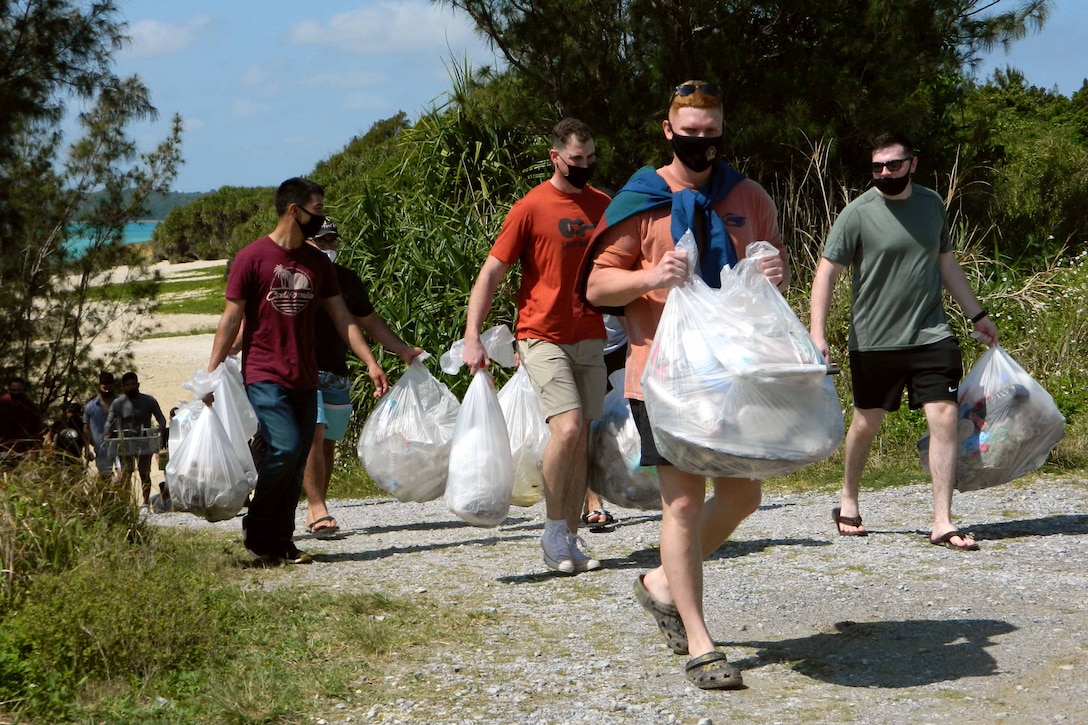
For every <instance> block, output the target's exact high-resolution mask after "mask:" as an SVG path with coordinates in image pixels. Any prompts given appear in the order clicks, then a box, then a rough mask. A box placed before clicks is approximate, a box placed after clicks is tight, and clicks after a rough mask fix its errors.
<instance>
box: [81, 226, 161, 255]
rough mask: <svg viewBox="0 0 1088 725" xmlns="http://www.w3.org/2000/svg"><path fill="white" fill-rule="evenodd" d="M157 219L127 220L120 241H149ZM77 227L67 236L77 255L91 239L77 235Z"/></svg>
mask: <svg viewBox="0 0 1088 725" xmlns="http://www.w3.org/2000/svg"><path fill="white" fill-rule="evenodd" d="M157 225H158V221H140V222H129V223H128V224H126V225H125V231H124V236H123V238H122V241H123V242H124V243H125V244H140V243H143V242H150V241H151V233H152V232H153V231H155V227H156V226H157ZM78 232H79V230H78V227H75V228H73V234H72V236H71V237H69V238H68V245H67V246H68V248H69V249H71V250H72V251H73V252H75V253H76V254H77V255H78V254H80V253H81V252H83V250H84V249H86V248H87V247H88V246H90V244H91V240H90V239H87V238H86V237H83V236H80V235H79V233H78Z"/></svg>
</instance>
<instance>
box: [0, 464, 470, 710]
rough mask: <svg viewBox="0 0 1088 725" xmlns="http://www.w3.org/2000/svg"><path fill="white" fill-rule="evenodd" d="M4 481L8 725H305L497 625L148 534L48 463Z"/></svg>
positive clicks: (371, 697) (206, 538)
mask: <svg viewBox="0 0 1088 725" xmlns="http://www.w3.org/2000/svg"><path fill="white" fill-rule="evenodd" d="M3 483H4V488H3V490H2V491H0V541H2V542H3V549H2V553H3V557H4V558H3V567H4V574H5V576H4V590H3V594H4V599H3V606H2V608H0V722H43V723H45V722H50V723H51V722H109V723H122V722H131V723H179V724H180V723H192V722H206V723H243V722H250V723H258V722H303V721H307V720H308V719H310V718H311V717H312V716H314V715H315V714H318V715H320V714H321V713H332V712H334V705H335V703H336V702H351V703H354V704H356V705H359V706H361V707H366V706H369V705H371V704H373V703H376V702H380V701H382V700H383V699H384V698H385V697H386V693H385V692H383V690H382V687H381V684H382V681H383V678H382V673H383V670H384V668H385V667H386V666H387V662H388V659H387V658H388V657H389V655H390V654H391V653H392V652H394V651H395V652H397V653H398V657H401V658H411V657H412V656H413V651H414V650H415V649H416V648H417V647H418V646H421V645H424V644H426V643H427V642H430V641H433V640H434V639H437V638H440V637H443V636H446V634H447V633H448V632H450V631H456V632H458V636H459V637H461V638H463V639H464V640H465V641H468V642H472V641H474V639H475V638H476V634H475V631H476V626H477V624H479V623H481V622H484V621H487V620H488V619H490V615H487V614H482V613H480V612H477V611H473V610H472V609H468V608H456V609H452V610H450V609H443V608H441V607H439V606H437V605H436V604H433V603H428V602H426V601H422V602H421V601H409V600H402V599H399V598H393V597H388V596H385V595H383V594H381V593H380V592H366V591H355V592H347V593H344V592H334V591H330V590H328V589H325V588H324V587H319V588H317V589H316V590H315V589H313V588H312V587H307V588H296V587H292V586H289V585H288V584H287V582H286V581H285V575H286V572H283V573H281V572H277V571H274V570H273V571H266V570H251V569H249V561H248V559H246V558H242V557H241V556H240V547H239V546H238V544H237V542H236V541H235V540H234V539H235V538H236V535H229V536H224V535H222V534H207V533H203V534H202V533H200V532H194V531H186V530H171V529H156V528H154V527H146V526H144V525H142V524H140V523H139V520H138V518H137V510H136V508H135V506H134V505H133V504H132V503H131V502H130V497H129V496H128V495H127V491H125V492H124V495H123V494H122V492H121V491H119V490H117V488H116V487H114V486H112V485H109V484H100V483H98V482H90V481H81V480H79V476H78V475H76V474H72V473H70V472H68V471H65V470H63V469H57V468H55V467H54V466H52V465H51V464H50V463H49V462H47V461H35V462H29V463H26V464H23V465H21V466H19V467H18V468H16V469H14V470H12V471H8V472H7V477H6V478H5V480H4V482H3ZM258 571H259V572H260V575H259V576H260V578H258V575H257V572H258ZM277 575H278V576H277Z"/></svg>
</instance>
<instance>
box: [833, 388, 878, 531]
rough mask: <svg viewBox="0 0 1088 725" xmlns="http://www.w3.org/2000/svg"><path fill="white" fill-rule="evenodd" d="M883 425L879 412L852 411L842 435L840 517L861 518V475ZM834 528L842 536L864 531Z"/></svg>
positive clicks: (857, 527) (866, 409)
mask: <svg viewBox="0 0 1088 725" xmlns="http://www.w3.org/2000/svg"><path fill="white" fill-rule="evenodd" d="M883 421H884V410H883V409H882V408H865V409H861V408H854V416H853V418H852V419H851V420H850V428H849V429H848V430H847V431H846V461H845V465H844V466H843V483H842V492H841V493H840V495H839V509H840V511H839V515H840V516H845V517H847V518H853V517H856V516H860V515H861V509H860V508H859V506H858V493H859V490H860V487H861V474H862V472H863V471H864V470H865V464H866V463H867V462H868V460H869V451H870V450H872V447H873V441H874V440H876V435H877V433H879V432H880V424H881V423H882V422H883ZM838 526H839V530H840V531H842V532H844V533H858V532H862V531H865V527H864V526H851V525H850V524H844V523H840V524H838Z"/></svg>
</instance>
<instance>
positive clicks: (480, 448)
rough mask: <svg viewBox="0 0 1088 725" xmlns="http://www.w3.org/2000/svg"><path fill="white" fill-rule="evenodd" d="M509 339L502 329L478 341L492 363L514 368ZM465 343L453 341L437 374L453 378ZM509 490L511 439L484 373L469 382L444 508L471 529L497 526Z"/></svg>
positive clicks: (511, 480)
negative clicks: (469, 525)
mask: <svg viewBox="0 0 1088 725" xmlns="http://www.w3.org/2000/svg"><path fill="white" fill-rule="evenodd" d="M513 342H514V336H513V334H511V332H510V329H509V328H508V327H506V325H498V326H496V327H492V328H491V329H489V330H487V331H485V332H484V333H483V334H481V335H480V343H481V344H482V345H483V346H484V349H485V350H486V351H487V356H488V358H489V359H490V360H491V361H492V362H496V363H499V364H500V365H504V366H507V367H509V366H511V365H513V364H514V348H513V344H512V343H513ZM464 345H465V342H464V340H457V341H456V342H454V343H453V345H451V346H450V349H449V350H448V351H447V352H445V353H443V354H442V358H441V360H440V362H441V364H442V370H444V371H445V372H447V373H450V374H453V373H456V372H457V371H458V370H460V369H461V366H462V365H463V364H464V361H463V359H462V352H463V350H464ZM513 490H514V459H513V456H512V455H511V453H510V435H509V433H507V430H506V418H505V417H504V416H503V413H502V406H500V405H499V397H498V394H497V393H496V392H495V383H494V381H493V380H492V379H491V375H490V374H488V372H487V371H486V370H483V369H480V370H477V371H476V374H475V375H473V377H472V382H471V383H469V386H468V390H467V391H466V392H465V398H464V400H462V401H461V409H460V410H459V411H458V412H457V424H456V425H455V426H454V431H453V448H452V449H451V450H450V465H449V476H448V478H447V480H446V506H447V507H448V508H449V510H450V511H452V512H453V513H454V514H456V515H457V516H459V517H460V518H462V519H464V520H465V521H467V522H468V523H470V524H472V525H473V526H498V525H499V524H501V523H502V521H503V519H505V518H506V515H507V514H508V513H509V512H510V498H511V496H512V495H513Z"/></svg>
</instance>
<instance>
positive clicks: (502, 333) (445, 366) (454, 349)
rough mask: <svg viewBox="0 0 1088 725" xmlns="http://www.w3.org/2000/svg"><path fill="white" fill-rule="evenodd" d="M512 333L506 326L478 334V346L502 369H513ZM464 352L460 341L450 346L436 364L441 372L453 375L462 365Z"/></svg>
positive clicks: (462, 343) (462, 342)
mask: <svg viewBox="0 0 1088 725" xmlns="http://www.w3.org/2000/svg"><path fill="white" fill-rule="evenodd" d="M513 343H514V333H512V332H510V328H509V327H507V326H506V325H496V326H495V327H492V328H490V329H487V330H484V331H483V332H482V333H480V344H481V345H483V346H484V349H485V350H487V356H488V358H490V359H491V362H493V363H496V364H498V365H501V366H502V367H504V368H512V367H514V345H513ZM464 350H465V341H464V339H460V340H457V341H455V342H454V343H453V344H452V345H450V349H449V350H447V351H446V352H444V353H442V357H440V358H439V359H438V364H439V366H440V367H441V368H442V372H445V373H448V374H450V375H453V374H455V373H456V372H457V371H458V370H460V369H461V366H462V365H464V364H465V363H464V360H463V359H462V354H463V353H464Z"/></svg>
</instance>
